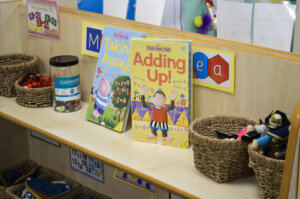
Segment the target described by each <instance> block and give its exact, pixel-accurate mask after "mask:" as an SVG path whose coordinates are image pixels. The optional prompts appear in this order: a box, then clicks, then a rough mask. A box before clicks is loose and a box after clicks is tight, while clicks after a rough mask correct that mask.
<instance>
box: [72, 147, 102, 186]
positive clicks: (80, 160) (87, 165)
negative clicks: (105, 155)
mask: <svg viewBox="0 0 300 199" xmlns="http://www.w3.org/2000/svg"><path fill="white" fill-rule="evenodd" d="M70 165H71V168H72V169H73V170H74V171H77V172H79V173H81V174H83V175H86V176H88V177H90V178H93V179H94V180H97V181H99V182H102V183H104V164H103V163H102V162H100V161H99V160H96V159H94V158H92V157H90V156H88V155H86V154H84V153H81V152H79V151H76V150H75V149H70Z"/></svg>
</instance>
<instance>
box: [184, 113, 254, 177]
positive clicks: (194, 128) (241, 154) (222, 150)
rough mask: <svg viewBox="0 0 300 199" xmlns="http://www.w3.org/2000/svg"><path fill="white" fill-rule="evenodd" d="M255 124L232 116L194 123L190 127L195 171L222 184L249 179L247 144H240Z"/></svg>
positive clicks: (198, 120) (250, 172)
mask: <svg viewBox="0 0 300 199" xmlns="http://www.w3.org/2000/svg"><path fill="white" fill-rule="evenodd" d="M255 124H256V123H255V121H252V120H249V119H246V118H241V117H235V116H214V117H207V118H202V119H196V120H195V121H194V122H193V123H192V124H191V127H190V138H191V141H192V143H193V151H194V163H195V167H196V168H197V169H198V170H199V171H201V172H202V173H204V174H205V175H207V176H208V177H210V178H211V179H212V180H214V181H216V182H219V183H222V182H228V181H231V180H234V179H238V178H242V177H247V176H251V175H253V171H252V169H251V168H249V167H248V163H249V156H248V152H247V146H248V143H246V142H243V141H241V140H240V138H241V136H242V134H245V133H246V132H245V128H246V127H247V126H248V125H255Z"/></svg>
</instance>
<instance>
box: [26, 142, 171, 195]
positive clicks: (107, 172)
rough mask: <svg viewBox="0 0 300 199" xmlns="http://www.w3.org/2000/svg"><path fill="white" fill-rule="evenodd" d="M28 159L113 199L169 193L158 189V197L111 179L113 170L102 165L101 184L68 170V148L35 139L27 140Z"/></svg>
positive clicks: (108, 166)
mask: <svg viewBox="0 0 300 199" xmlns="http://www.w3.org/2000/svg"><path fill="white" fill-rule="evenodd" d="M29 148H30V158H31V159H32V160H33V161H36V162H37V163H39V164H41V165H44V166H47V167H48V168H50V169H53V170H55V171H57V172H59V173H62V174H63V175H65V176H67V177H69V178H71V179H73V180H75V181H77V182H79V183H81V184H83V185H84V186H87V187H89V188H91V189H93V190H96V191H97V192H100V193H103V194H106V195H109V196H111V197H113V198H114V199H132V198H138V199H167V198H168V197H169V196H168V194H169V192H167V191H166V190H163V189H161V188H158V197H157V196H154V195H152V194H149V193H147V192H145V191H142V190H140V189H138V188H135V187H133V186H130V185H128V184H125V183H122V182H120V181H117V180H115V179H113V171H114V168H113V167H111V166H110V165H107V164H105V165H104V176H105V179H104V181H105V183H104V184H102V183H100V182H98V181H95V180H93V179H91V178H89V177H87V176H85V175H82V174H80V173H78V172H75V171H73V170H72V169H71V168H70V161H69V148H68V147H66V146H63V145H62V146H61V148H58V147H55V146H53V145H50V144H48V143H45V142H43V141H40V140H37V139H35V138H32V137H30V138H29Z"/></svg>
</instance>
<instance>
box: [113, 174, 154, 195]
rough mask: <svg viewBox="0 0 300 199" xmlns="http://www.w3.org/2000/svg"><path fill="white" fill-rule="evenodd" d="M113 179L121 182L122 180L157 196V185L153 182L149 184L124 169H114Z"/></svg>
mask: <svg viewBox="0 0 300 199" xmlns="http://www.w3.org/2000/svg"><path fill="white" fill-rule="evenodd" d="M114 179H116V180H119V181H121V182H124V183H126V184H129V185H131V186H134V187H136V188H138V189H141V190H143V191H146V192H148V193H151V194H153V195H156V196H157V187H156V186H155V185H153V184H150V183H149V182H147V181H144V180H142V179H140V178H138V177H136V176H134V175H131V174H130V173H127V172H125V171H122V170H119V169H115V171H114Z"/></svg>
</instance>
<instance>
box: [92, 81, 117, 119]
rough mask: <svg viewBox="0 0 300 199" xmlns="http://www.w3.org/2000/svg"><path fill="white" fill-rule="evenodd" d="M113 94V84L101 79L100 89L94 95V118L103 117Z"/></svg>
mask: <svg viewBox="0 0 300 199" xmlns="http://www.w3.org/2000/svg"><path fill="white" fill-rule="evenodd" d="M112 95H113V92H112V91H111V82H109V81H108V80H106V79H104V78H103V77H101V79H100V83H99V89H98V91H96V92H95V93H94V94H93V98H94V99H95V104H94V109H93V113H92V116H93V118H94V119H97V118H98V117H99V116H100V115H102V114H103V113H104V111H105V109H106V106H107V103H108V99H109V98H110V97H112Z"/></svg>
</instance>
